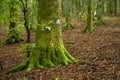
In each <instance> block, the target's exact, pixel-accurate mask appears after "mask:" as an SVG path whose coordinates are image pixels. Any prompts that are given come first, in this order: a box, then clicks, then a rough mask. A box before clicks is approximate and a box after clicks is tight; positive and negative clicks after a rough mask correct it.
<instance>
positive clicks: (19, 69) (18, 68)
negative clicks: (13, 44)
mask: <svg viewBox="0 0 120 80" xmlns="http://www.w3.org/2000/svg"><path fill="white" fill-rule="evenodd" d="M27 62H28V61H27V60H26V61H24V62H22V63H21V64H19V65H18V66H16V67H13V68H12V69H10V70H7V71H6V72H5V74H9V73H14V72H17V71H21V70H24V69H25V68H26V67H27Z"/></svg>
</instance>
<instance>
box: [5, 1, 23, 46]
mask: <svg viewBox="0 0 120 80" xmlns="http://www.w3.org/2000/svg"><path fill="white" fill-rule="evenodd" d="M17 3H18V1H17V0H10V2H9V12H10V14H9V15H10V18H9V20H10V24H9V33H8V36H7V39H6V41H5V44H7V43H17V42H20V41H21V40H22V39H21V34H20V32H19V28H18V23H17V22H18V19H17V14H18V4H17Z"/></svg>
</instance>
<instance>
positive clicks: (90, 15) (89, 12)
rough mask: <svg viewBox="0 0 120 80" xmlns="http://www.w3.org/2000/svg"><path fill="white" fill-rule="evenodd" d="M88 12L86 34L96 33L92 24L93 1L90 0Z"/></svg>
mask: <svg viewBox="0 0 120 80" xmlns="http://www.w3.org/2000/svg"><path fill="white" fill-rule="evenodd" d="M87 9H88V11H87V26H86V28H85V30H84V32H85V33H89V32H92V31H94V30H95V29H94V27H93V22H92V1H91V0H88V8H87Z"/></svg>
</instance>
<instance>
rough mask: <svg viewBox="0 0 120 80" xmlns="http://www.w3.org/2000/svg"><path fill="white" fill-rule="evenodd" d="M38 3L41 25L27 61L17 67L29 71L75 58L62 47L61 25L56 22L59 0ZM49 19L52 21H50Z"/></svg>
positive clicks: (66, 62) (71, 60)
mask: <svg viewBox="0 0 120 80" xmlns="http://www.w3.org/2000/svg"><path fill="white" fill-rule="evenodd" d="M38 3H39V8H40V9H38V10H39V13H40V14H39V15H38V17H39V18H41V19H39V18H38V23H40V24H42V25H39V26H37V31H36V45H35V47H34V48H33V52H32V54H31V55H30V57H28V59H27V61H26V62H25V63H24V64H23V63H21V64H23V65H22V66H21V64H20V65H18V67H19V68H22V69H26V70H27V72H29V71H31V70H32V69H33V68H45V67H53V66H56V65H69V64H71V63H74V62H75V59H74V58H73V57H72V56H71V55H70V54H69V53H68V52H67V50H66V49H65V47H64V44H63V40H62V32H61V27H60V25H58V24H57V23H56V21H57V20H58V19H59V12H58V11H57V10H58V9H59V7H60V6H59V0H40V1H39V2H38ZM56 3H57V4H56ZM43 6H44V7H45V8H44V7H43ZM56 7H57V8H56ZM56 9H57V10H56ZM54 10H56V11H54ZM41 11H43V12H41ZM44 16H45V17H44ZM50 21H53V22H51V23H50ZM46 26H49V27H50V30H49V29H47V30H46ZM24 66H27V67H24ZM16 69H18V68H16V67H15V68H13V69H12V70H10V71H8V72H7V73H10V72H12V71H14V70H15V71H18V70H16Z"/></svg>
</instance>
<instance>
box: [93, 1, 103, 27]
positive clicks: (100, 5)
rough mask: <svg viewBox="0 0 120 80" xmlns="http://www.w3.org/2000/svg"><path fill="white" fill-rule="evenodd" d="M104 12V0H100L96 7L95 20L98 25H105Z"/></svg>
mask: <svg viewBox="0 0 120 80" xmlns="http://www.w3.org/2000/svg"><path fill="white" fill-rule="evenodd" d="M103 14H104V0H98V2H97V7H96V20H95V24H96V25H98V26H100V25H105V23H104V21H103Z"/></svg>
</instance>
